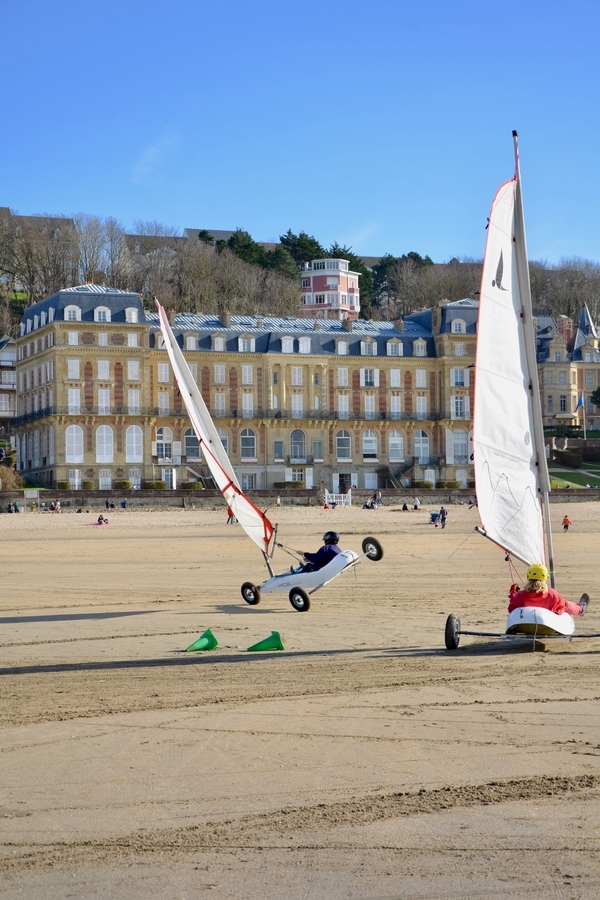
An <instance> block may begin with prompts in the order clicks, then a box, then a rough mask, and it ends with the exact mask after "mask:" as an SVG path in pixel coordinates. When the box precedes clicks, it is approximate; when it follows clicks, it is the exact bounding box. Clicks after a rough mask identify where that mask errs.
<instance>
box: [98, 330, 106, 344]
mask: <svg viewBox="0 0 600 900" xmlns="http://www.w3.org/2000/svg"><path fill="white" fill-rule="evenodd" d="M98 346H99V347H108V335H107V334H106V332H104V331H103V332H101V333H100V334H99V335H98Z"/></svg>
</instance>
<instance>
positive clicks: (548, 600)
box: [508, 563, 590, 616]
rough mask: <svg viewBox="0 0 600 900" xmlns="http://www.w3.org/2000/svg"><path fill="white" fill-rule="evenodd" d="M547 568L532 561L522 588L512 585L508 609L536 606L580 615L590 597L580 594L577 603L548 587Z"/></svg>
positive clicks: (558, 613) (558, 612)
mask: <svg viewBox="0 0 600 900" xmlns="http://www.w3.org/2000/svg"><path fill="white" fill-rule="evenodd" d="M547 580H548V569H547V568H546V566H543V565H542V564H541V563H534V564H533V565H532V566H529V568H528V569H527V584H526V585H525V588H524V589H523V590H518V588H517V585H514V584H513V585H512V586H511V589H510V594H509V600H510V602H509V604H508V611H509V613H511V612H512V611H513V610H514V609H520V608H521V607H522V606H537V607H542V608H543V609H549V610H550V612H553V613H556V615H558V616H559V615H560V614H561V613H564V612H566V613H569V615H571V616H582V615H583V614H584V612H585V611H586V609H587V608H588V604H589V602H590V598H589V597H588V595H587V594H582V596H581V600H580V601H579V603H572V602H571V601H570V600H565V598H564V597H563V596H562V595H561V594H559V593H558V591H555V590H554V588H551V587H548V585H547V583H546V582H547Z"/></svg>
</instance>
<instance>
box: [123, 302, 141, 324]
mask: <svg viewBox="0 0 600 900" xmlns="http://www.w3.org/2000/svg"><path fill="white" fill-rule="evenodd" d="M125 321H126V322H130V323H136V322H137V321H138V310H137V309H136V308H135V306H128V307H127V309H126V310H125Z"/></svg>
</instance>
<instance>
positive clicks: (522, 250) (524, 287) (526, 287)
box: [513, 131, 555, 587]
mask: <svg viewBox="0 0 600 900" xmlns="http://www.w3.org/2000/svg"><path fill="white" fill-rule="evenodd" d="M513 141H514V148H515V179H516V191H515V256H516V263H517V278H518V281H519V296H520V298H521V313H522V315H523V329H524V332H525V353H526V356H527V368H528V370H529V377H530V385H529V390H530V391H531V408H532V415H533V445H534V448H535V454H536V457H537V467H538V480H539V485H540V494H541V502H542V510H543V516H544V529H545V533H546V547H547V551H548V570H549V573H550V585H551V587H554V586H555V577H554V550H553V547H552V528H551V523H550V477H549V475H548V465H547V463H546V446H545V442H544V423H543V421H542V407H541V403H540V385H539V379H538V369H537V353H536V334H535V324H534V321H533V311H532V306H531V285H530V283H529V263H528V257H527V241H526V239H525V219H524V216H523V198H522V196H521V167H520V163H519V137H518V135H517V132H516V131H513Z"/></svg>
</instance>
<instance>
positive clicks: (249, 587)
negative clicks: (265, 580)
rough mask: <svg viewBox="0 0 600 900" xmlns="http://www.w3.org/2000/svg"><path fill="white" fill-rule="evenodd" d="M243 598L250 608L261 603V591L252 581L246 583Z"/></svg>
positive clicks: (243, 586)
mask: <svg viewBox="0 0 600 900" xmlns="http://www.w3.org/2000/svg"><path fill="white" fill-rule="evenodd" d="M242 597H243V598H244V600H245V601H246V603H248V604H249V605H250V606H257V604H259V603H260V591H259V589H258V588H257V587H256V585H255V584H252V582H251V581H245V582H244V583H243V585H242Z"/></svg>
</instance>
